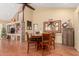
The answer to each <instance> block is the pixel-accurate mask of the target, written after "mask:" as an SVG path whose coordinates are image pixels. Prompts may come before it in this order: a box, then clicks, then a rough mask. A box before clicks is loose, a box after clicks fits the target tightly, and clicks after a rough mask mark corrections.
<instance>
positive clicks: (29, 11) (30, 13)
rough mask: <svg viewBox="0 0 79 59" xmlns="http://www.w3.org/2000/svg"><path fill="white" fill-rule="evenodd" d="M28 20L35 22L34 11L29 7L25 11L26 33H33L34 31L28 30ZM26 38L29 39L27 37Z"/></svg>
mask: <svg viewBox="0 0 79 59" xmlns="http://www.w3.org/2000/svg"><path fill="white" fill-rule="evenodd" d="M27 20H29V21H31V22H32V21H33V10H32V9H30V8H28V7H25V9H24V21H25V32H29V33H31V32H32V30H27ZM25 38H27V37H26V35H25Z"/></svg>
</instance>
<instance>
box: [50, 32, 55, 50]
mask: <svg viewBox="0 0 79 59" xmlns="http://www.w3.org/2000/svg"><path fill="white" fill-rule="evenodd" d="M51 41H52V42H51V45H53V47H54V49H55V33H54V32H51Z"/></svg>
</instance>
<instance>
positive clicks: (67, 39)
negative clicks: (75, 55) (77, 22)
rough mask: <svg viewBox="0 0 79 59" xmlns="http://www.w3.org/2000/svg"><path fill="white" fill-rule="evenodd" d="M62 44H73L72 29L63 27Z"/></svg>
mask: <svg viewBox="0 0 79 59" xmlns="http://www.w3.org/2000/svg"><path fill="white" fill-rule="evenodd" d="M62 44H63V45H67V46H74V29H73V28H65V29H63V33H62Z"/></svg>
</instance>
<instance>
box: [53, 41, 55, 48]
mask: <svg viewBox="0 0 79 59" xmlns="http://www.w3.org/2000/svg"><path fill="white" fill-rule="evenodd" d="M53 47H54V49H55V41H53Z"/></svg>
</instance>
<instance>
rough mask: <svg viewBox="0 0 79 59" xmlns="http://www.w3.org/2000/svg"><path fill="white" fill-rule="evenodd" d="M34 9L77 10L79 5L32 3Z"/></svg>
mask: <svg viewBox="0 0 79 59" xmlns="http://www.w3.org/2000/svg"><path fill="white" fill-rule="evenodd" d="M29 5H31V6H33V7H34V8H39V7H41V8H42V7H43V8H76V7H77V6H79V3H30V4H29Z"/></svg>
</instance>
